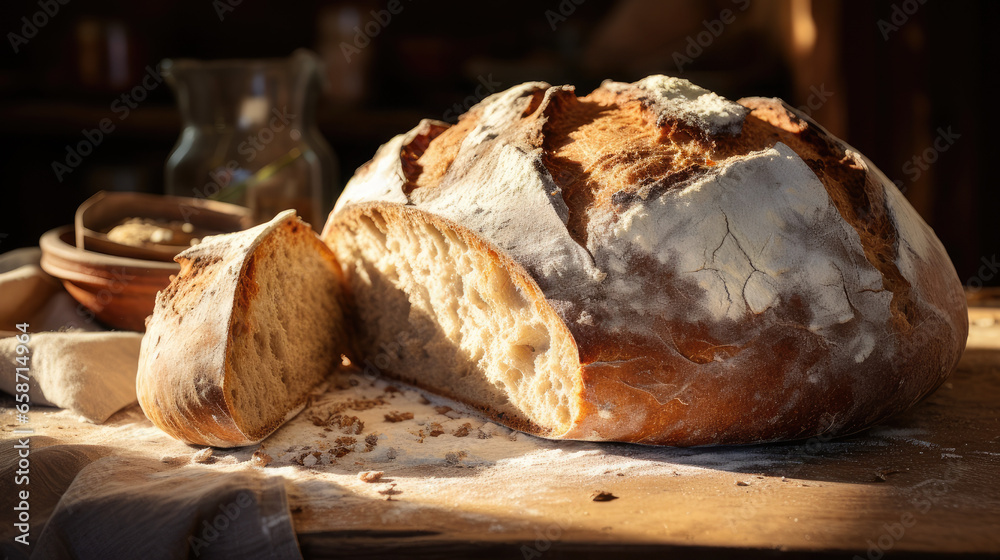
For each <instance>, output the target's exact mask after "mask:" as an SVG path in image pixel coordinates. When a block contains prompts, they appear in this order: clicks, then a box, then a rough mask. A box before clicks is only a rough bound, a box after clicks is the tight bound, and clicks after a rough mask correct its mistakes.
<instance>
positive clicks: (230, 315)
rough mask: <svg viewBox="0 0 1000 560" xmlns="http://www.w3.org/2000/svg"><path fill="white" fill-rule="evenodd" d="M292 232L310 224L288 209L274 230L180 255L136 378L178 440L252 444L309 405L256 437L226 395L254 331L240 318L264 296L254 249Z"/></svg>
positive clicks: (154, 415)
mask: <svg viewBox="0 0 1000 560" xmlns="http://www.w3.org/2000/svg"><path fill="white" fill-rule="evenodd" d="M292 227H305V228H308V225H305V224H302V223H301V221H300V220H299V219H298V218H296V216H295V212H294V211H293V210H288V211H285V212H282V213H281V214H279V215H278V216H277V217H275V218H274V219H273V220H272V221H270V222H268V223H267V224H263V225H260V226H257V227H254V228H251V229H248V230H246V231H243V232H239V233H236V234H228V235H220V236H212V237H207V238H205V239H204V240H203V242H202V243H201V244H199V245H196V246H194V247H192V248H191V249H188V250H186V251H184V252H182V253H180V254H179V255H178V256H177V257H176V259H175V260H177V262H178V263H180V265H181V270H180V272H179V273H178V275H177V276H176V277H175V278H174V279H173V280H172V281H171V283H170V285H169V286H168V287H167V288H166V289H164V290H163V291H161V292H159V293H158V294H157V297H156V305H155V307H154V310H153V315H152V316H150V317H149V318H147V320H146V334H145V336H144V337H143V339H142V346H141V349H140V355H139V370H138V375H137V377H136V391H137V394H138V400H139V404H140V406H141V407H142V410H143V412H144V413H145V414H146V416H147V417H148V418H149V419H150V420H151V421H152V422H153V424H155V425H156V426H157V427H159V428H160V429H162V430H163V431H165V432H167V433H168V434H170V435H171V436H172V437H174V438H176V439H179V440H181V441H184V442H186V443H190V444H195V445H211V446H214V447H238V446H244V445H251V444H254V443H257V442H259V441H261V440H262V439H264V438H265V437H267V436H268V435H270V434H271V433H272V432H273V431H274V430H276V429H277V428H278V427H279V426H280V425H281V424H283V423H284V422H285V421H287V420H289V419H291V418H292V417H294V416H295V415H296V414H298V413H299V412H300V411H301V410H302V409H303V408H304V407H305V404H306V403H305V398H303V399H302V400H301V402H299V403H297V404H296V406H295V407H294V408H293V409H291V410H289V411H288V412H287V414H286V415H285V417H284V419H282V420H281V421H279V422H276V423H274V424H273V425H270V426H265V427H264V428H263V429H262V430H257V431H254V430H251V429H249V428H248V427H246V426H247V424H246V423H244V422H243V421H242V420H241V418H240V414H239V410H238V408H237V407H236V406H234V403H232V402H230V399H229V396H228V391H227V390H226V388H227V387H228V385H229V384H230V383H231V382H232V381H231V380H232V377H233V375H234V372H233V369H232V366H231V363H230V362H229V360H228V359H227V358H228V356H229V354H230V351H229V347H230V344H231V343H232V341H233V338H234V337H235V336H241V333H240V330H241V329H246V328H248V327H247V326H246V325H241V324H240V317H241V316H242V315H241V312H242V311H245V310H246V309H248V308H249V307H250V306H251V305H253V300H254V298H255V297H256V296H257V293H258V291H259V287H258V286H257V282H256V280H255V277H254V262H255V254H256V253H255V251H256V249H257V248H258V247H259V246H260V245H261V244H262V243H265V242H266V241H267V240H268V237H269V236H270V235H271V234H272V233H274V232H275V231H276V230H278V229H279V228H292ZM316 249H317V253H318V254H319V255H321V256H323V257H324V258H326V259H328V260H329V261H330V264H331V266H330V268H331V271H332V272H331V273H332V274H338V275H339V265H337V264H336V261H335V259H334V257H333V254H332V253H331V252H330V251H329V250H328V249H327V248H326V247H324V246H323V245H322V243H320V242H319V240H318V239H316ZM242 334H246V333H242ZM317 335H318V336H332V335H331V333H318V334H317Z"/></svg>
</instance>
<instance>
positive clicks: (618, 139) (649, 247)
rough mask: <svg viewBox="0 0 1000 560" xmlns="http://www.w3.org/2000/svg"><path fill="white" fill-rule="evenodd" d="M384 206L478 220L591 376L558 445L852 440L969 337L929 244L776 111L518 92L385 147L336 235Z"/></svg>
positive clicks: (426, 125) (928, 379)
mask: <svg viewBox="0 0 1000 560" xmlns="http://www.w3.org/2000/svg"><path fill="white" fill-rule="evenodd" d="M371 204H378V205H381V206H380V208H381V209H382V211H386V210H385V209H388V208H390V207H399V208H402V207H406V208H407V210H406V213H408V214H413V213H424V214H426V217H425V218H424V219H427V220H435V219H437V220H447V221H448V222H450V223H452V224H455V225H456V226H460V227H462V228H465V229H466V230H468V231H469V232H471V234H472V235H474V236H476V237H478V238H479V239H481V241H482V244H483V245H484V246H489V247H492V248H493V249H491V250H492V251H495V253H496V254H497V255H499V256H502V257H503V258H504V259H506V260H508V261H510V262H513V263H516V265H517V266H518V267H519V268H520V269H521V270H523V271H524V272H525V274H526V275H527V276H528V277H530V278H531V279H532V280H533V281H534V284H535V285H536V286H537V287H538V293H539V294H540V295H537V296H534V297H537V298H538V299H539V301H542V300H544V302H545V303H546V304H547V305H548V306H549V307H550V308H551V309H552V310H553V311H554V312H555V313H556V314H557V315H558V316H559V317H560V319H561V320H562V321H563V324H564V325H565V326H566V328H567V330H568V331H569V332H571V333H572V336H573V338H574V341H575V343H576V346H577V348H578V350H579V361H580V364H581V367H580V369H579V372H578V374H577V375H578V379H579V388H580V390H579V392H578V393H577V394H576V395H575V397H574V398H576V399H577V400H576V404H577V410H578V413H577V415H576V416H575V417H574V419H573V424H572V427H571V428H570V429H569V430H568V431H566V432H565V433H544V432H541V431H539V430H533V429H531V427H528V429H527V430H526V431H531V432H533V433H540V434H541V435H545V436H547V437H558V438H568V439H585V440H612V441H627V442H636V443H644V444H660V445H664V444H665V445H681V446H690V445H712V444H742V443H758V442H768V441H777V440H789V439H799V438H806V437H810V436H814V435H819V434H826V435H843V434H849V433H852V432H856V431H858V430H862V429H864V428H866V427H868V426H870V425H872V424H873V423H875V422H878V421H880V420H882V419H884V418H886V417H888V416H891V415H893V414H896V413H898V412H900V411H902V410H904V409H906V408H908V407H909V406H911V405H913V404H914V403H916V402H917V401H919V400H920V399H922V398H924V397H925V396H927V395H928V394H929V393H930V392H932V391H933V390H934V389H935V388H937V387H938V386H939V385H940V384H941V383H942V382H943V381H944V380H945V379H946V378H947V376H948V375H949V374H950V373H951V371H953V370H954V368H955V367H956V366H957V363H958V359H959V358H960V356H961V353H962V351H963V350H964V347H965V341H966V338H967V336H968V324H967V319H966V313H967V311H966V304H965V298H964V293H963V291H962V287H961V283H960V282H959V280H958V277H957V274H956V273H955V270H954V267H953V266H952V264H951V262H950V260H949V259H948V256H947V253H946V252H945V250H944V248H943V246H942V245H941V243H940V242H939V241H938V239H937V237H936V236H935V235H934V233H933V231H932V230H931V229H930V228H929V227H928V226H927V225H926V223H924V222H923V220H922V219H921V218H920V217H919V215H917V213H916V212H915V211H914V210H913V208H912V207H911V206H910V205H909V204H908V203H907V202H906V200H905V198H904V197H903V196H902V195H901V194H900V193H899V191H898V189H896V187H895V185H894V184H892V182H891V181H889V180H888V179H887V178H886V177H885V176H884V175H883V174H882V173H881V172H880V171H878V169H877V168H876V167H875V166H874V165H873V164H872V163H871V162H870V161H869V160H867V159H866V158H864V156H861V155H860V154H859V153H857V151H855V150H853V148H851V147H850V146H848V145H847V144H845V143H844V142H842V141H840V140H839V139H837V138H835V137H833V136H832V135H830V134H829V133H828V132H827V131H826V130H824V129H823V128H822V127H820V126H818V125H817V124H816V123H814V122H812V121H811V120H810V119H809V118H808V117H807V116H805V115H803V114H801V113H799V112H798V111H796V110H794V109H792V108H791V107H789V106H787V105H786V104H784V103H782V102H781V101H780V100H776V99H762V98H748V99H744V100H741V102H740V103H739V104H736V103H733V102H730V101H728V100H725V99H722V98H720V97H718V96H715V95H714V94H711V93H710V92H706V91H705V90H702V89H700V88H697V86H693V85H691V84H690V83H688V82H686V81H685V80H677V79H673V78H665V77H662V76H653V77H650V78H647V79H645V80H642V81H640V82H637V83H635V84H620V83H615V82H605V84H604V85H602V87H601V88H598V90H595V91H594V92H593V93H591V94H590V95H588V96H585V97H577V96H576V94H575V93H574V91H573V88H572V87H571V86H561V87H551V86H549V85H548V84H544V83H528V84H522V85H521V86H516V87H514V88H512V89H510V90H507V91H505V92H501V93H498V94H496V95H494V96H491V97H490V98H487V99H486V100H485V101H483V102H482V103H481V104H479V105H477V106H476V107H474V108H473V109H472V110H470V112H469V113H467V114H466V115H464V116H463V117H462V118H461V119H460V121H459V123H458V124H457V125H455V126H452V127H448V126H447V125H445V124H444V123H438V122H432V121H425V122H423V123H421V124H420V125H419V126H418V127H417V128H415V129H414V130H413V131H411V132H409V133H408V134H405V135H401V136H398V137H396V138H394V139H393V140H391V141H390V142H388V143H387V144H385V145H384V146H382V147H381V148H380V149H379V151H378V153H377V154H376V156H375V158H374V159H373V160H372V161H371V162H369V163H368V164H366V165H365V166H363V167H362V168H361V169H359V170H358V172H357V174H356V175H355V177H354V178H353V179H352V180H351V181H350V182H349V184H348V186H347V188H346V189H345V192H344V194H343V196H342V197H341V199H340V200H339V201H338V203H337V206H336V208H335V209H334V211H333V212H332V213H331V215H330V218H329V219H328V222H327V224H326V227H325V228H324V233H323V238H324V240H325V241H326V242H327V243H328V244H331V245H334V246H335V245H336V244H337V243H338V242H339V241H338V237H339V236H342V235H349V228H347V229H345V227H344V226H343V222H342V221H343V220H347V221H349V220H350V216H352V215H355V213H356V212H358V211H360V210H359V208H360V207H361V206H362V205H364V206H365V207H368V208H370V207H371V206H370V205H371ZM388 215H390V218H389V219H396V218H392V217H391V216H392V213H391V212H390V213H388ZM335 232H336V233H335ZM428 389H431V390H440V388H434V387H429V388H428ZM507 424H508V425H511V426H512V427H517V428H519V429H525V428H524V427H523V426H520V425H515V424H516V423H510V422H507Z"/></svg>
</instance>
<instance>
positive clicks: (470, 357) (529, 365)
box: [335, 208, 575, 437]
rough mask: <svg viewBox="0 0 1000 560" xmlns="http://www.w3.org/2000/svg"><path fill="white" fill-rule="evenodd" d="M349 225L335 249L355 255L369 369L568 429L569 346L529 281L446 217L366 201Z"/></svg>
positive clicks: (538, 425)
mask: <svg viewBox="0 0 1000 560" xmlns="http://www.w3.org/2000/svg"><path fill="white" fill-rule="evenodd" d="M347 227H349V228H350V229H349V230H348V231H344V232H342V233H339V234H336V235H338V237H339V238H342V239H343V240H344V243H341V244H338V245H335V248H336V249H337V251H338V259H340V260H342V261H343V262H346V263H353V268H351V269H350V270H349V274H347V275H346V277H347V279H348V287H349V290H350V292H351V293H352V294H354V297H355V303H356V309H357V313H358V317H359V319H360V325H361V328H360V329H359V335H360V338H361V340H360V341H359V344H360V351H361V353H362V355H368V356H372V358H370V359H369V361H368V363H367V364H366V367H367V368H374V369H377V370H385V373H388V372H392V374H393V375H395V376H397V377H399V378H401V379H404V380H407V381H409V382H412V383H414V384H416V385H419V386H425V387H428V388H433V389H435V390H436V391H438V392H443V393H445V394H448V395H450V396H453V397H455V398H459V399H460V400H463V401H465V402H468V403H470V404H473V405H478V406H480V407H482V408H484V410H485V411H486V412H487V413H488V414H490V415H491V416H494V417H497V418H505V417H506V418H508V420H507V421H508V422H523V423H525V424H526V425H531V426H533V431H540V430H546V431H547V430H553V431H554V432H555V433H559V432H560V431H565V430H566V429H567V428H568V427H569V425H570V420H571V417H572V410H571V407H570V395H571V394H572V389H573V380H572V379H571V378H570V376H568V375H566V372H567V371H571V368H573V367H574V366H575V363H574V360H575V355H574V350H575V348H574V347H573V343H572V340H570V339H569V337H568V333H567V332H566V331H565V328H564V327H563V326H562V325H561V324H560V323H559V321H558V318H557V317H556V316H555V314H554V313H552V312H551V311H548V312H545V311H543V312H539V307H541V306H539V305H537V304H533V303H532V301H531V298H530V297H529V290H532V289H534V290H537V288H532V287H530V286H527V285H526V283H527V282H529V281H527V280H526V279H524V278H518V277H516V273H515V274H512V272H511V271H510V270H507V269H505V268H504V267H503V266H502V265H500V264H499V263H497V262H496V261H495V260H494V259H493V258H492V257H491V256H490V255H489V254H488V253H484V252H483V250H482V248H478V247H470V246H469V242H470V237H469V235H468V233H467V232H464V231H462V230H461V229H460V228H455V227H454V226H451V225H449V224H446V223H444V222H439V221H435V220H433V219H427V218H425V217H424V216H422V215H419V214H414V215H412V216H410V215H408V214H406V213H404V212H400V211H399V210H398V209H387V210H385V211H384V212H383V211H379V210H378V209H376V208H368V209H366V210H365V211H364V212H360V213H358V214H357V215H356V216H355V219H354V220H352V221H351V223H350V225H349V226H347ZM522 274H523V273H522ZM518 284H521V285H518ZM404 318H405V319H404ZM407 319H408V320H407ZM385 419H386V421H388V422H397V421H399V420H401V419H402V418H400V417H397V416H395V415H392V414H387V415H386V416H385ZM543 427H544V428H543ZM430 435H431V436H432V437H433V436H434V434H433V433H431V434H430Z"/></svg>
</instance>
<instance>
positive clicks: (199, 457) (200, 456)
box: [191, 447, 212, 464]
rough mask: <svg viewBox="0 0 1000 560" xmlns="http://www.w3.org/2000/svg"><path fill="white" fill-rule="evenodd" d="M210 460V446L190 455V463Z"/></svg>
mask: <svg viewBox="0 0 1000 560" xmlns="http://www.w3.org/2000/svg"><path fill="white" fill-rule="evenodd" d="M211 461H212V448H211V447H206V448H205V449H202V450H201V451H199V452H197V453H195V454H194V455H192V456H191V462H192V463H202V464H204V463H209V462H211Z"/></svg>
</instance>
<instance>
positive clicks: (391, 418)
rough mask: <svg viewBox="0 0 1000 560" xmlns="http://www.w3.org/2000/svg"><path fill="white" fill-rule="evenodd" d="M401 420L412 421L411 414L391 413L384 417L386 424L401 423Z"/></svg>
mask: <svg viewBox="0 0 1000 560" xmlns="http://www.w3.org/2000/svg"><path fill="white" fill-rule="evenodd" d="M403 420H413V413H412V412H397V411H395V410H394V411H392V412H390V413H389V414H386V415H385V421H386V422H402V421H403Z"/></svg>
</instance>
